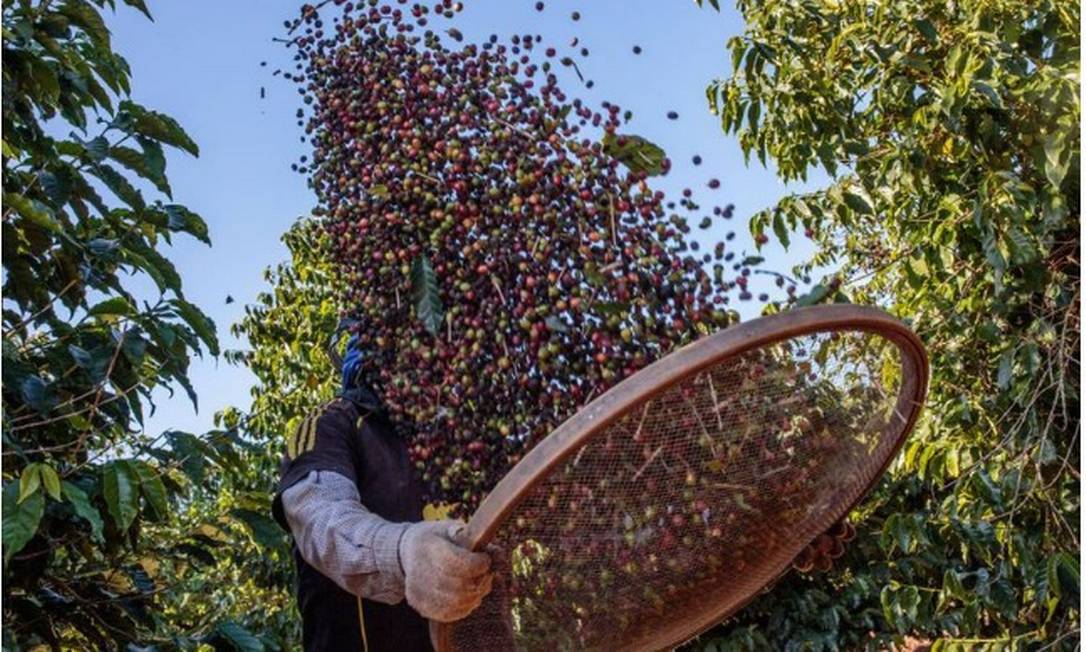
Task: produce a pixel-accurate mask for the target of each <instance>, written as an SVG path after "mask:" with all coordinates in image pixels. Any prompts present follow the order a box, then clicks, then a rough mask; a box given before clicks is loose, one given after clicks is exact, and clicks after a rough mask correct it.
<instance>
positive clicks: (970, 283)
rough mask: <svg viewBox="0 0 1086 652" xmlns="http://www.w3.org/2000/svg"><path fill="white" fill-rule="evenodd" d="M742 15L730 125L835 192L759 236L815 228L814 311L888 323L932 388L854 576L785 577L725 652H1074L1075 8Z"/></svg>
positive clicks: (964, 6) (864, 5) (903, 7)
mask: <svg viewBox="0 0 1086 652" xmlns="http://www.w3.org/2000/svg"><path fill="white" fill-rule="evenodd" d="M711 4H714V5H715V3H711ZM739 9H740V11H741V12H742V14H743V17H744V18H745V20H746V24H747V27H746V31H745V32H744V34H743V35H741V36H738V37H736V38H734V39H732V40H731V41H730V43H729V50H730V54H731V63H732V75H731V76H730V77H729V78H727V79H724V80H721V81H716V82H713V83H712V84H710V85H709V87H708V89H707V97H708V101H709V105H710V107H711V109H712V111H714V112H715V113H716V114H717V115H719V117H720V119H721V124H722V127H723V129H724V131H725V132H727V133H734V134H737V135H738V138H739V143H740V145H741V147H742V149H743V151H744V153H745V154H746V155H747V156H748V157H749V156H750V155H751V154H754V155H756V156H757V157H758V159H759V160H760V161H762V162H763V163H765V164H768V163H770V162H771V163H772V164H773V165H774V166H775V167H776V170H777V171H778V174H779V175H780V176H781V178H782V179H784V180H789V181H790V180H796V179H806V178H807V175H808V173H809V172H810V171H812V170H813V169H815V168H818V167H821V168H823V169H824V170H825V171H826V172H827V173H828V174H829V175H830V177H831V182H830V184H829V185H828V186H827V187H825V188H823V189H820V190H817V191H814V192H810V193H804V194H796V195H793V196H789V197H787V198H785V199H783V200H782V201H781V202H779V203H778V204H777V205H776V206H773V207H771V208H769V209H767V210H765V211H763V212H760V213H758V214H756V215H755V216H754V217H753V218H752V220H751V227H752V230H753V231H754V232H755V234H756V235H759V234H762V233H765V232H768V231H772V232H773V233H775V234H776V236H777V238H778V239H779V240H780V241H781V243H782V244H783V245H785V246H786V247H787V246H788V245H789V244H790V242H789V240H790V238H792V237H795V236H794V233H795V231H797V230H799V229H801V228H802V229H803V230H804V231H805V232H806V234H807V235H808V237H810V238H811V239H813V240H814V242H815V244H816V245H817V253H816V254H815V255H814V256H813V257H812V258H811V259H810V260H806V261H804V262H802V263H801V264H799V265H798V266H797V270H796V271H797V272H798V273H801V274H807V273H813V272H818V271H819V270H823V271H824V270H827V269H828V270H830V272H831V273H830V275H829V276H828V277H827V279H826V280H825V281H824V282H823V283H822V284H820V285H818V286H816V287H815V288H814V290H813V291H812V292H811V294H809V295H807V296H806V297H803V298H801V299H800V302H801V303H818V302H822V301H831V300H832V301H854V302H857V303H874V304H879V305H883V306H886V307H888V308H889V309H890V310H892V311H893V312H894V313H896V314H897V315H899V316H901V317H903V318H905V319H907V320H909V321H910V322H911V323H912V324H913V325H914V326H915V328H916V329H917V331H918V332H919V333H920V335H921V336H922V337H923V339H924V340H925V342H926V344H927V346H928V349H929V352H930V354H931V362H932V379H931V393H930V396H929V399H928V402H927V405H926V415H925V417H924V419H923V420H922V423H921V425H920V427H919V428H918V430H917V432H916V433H915V434H914V435H913V437H912V439H911V441H910V442H909V443H908V445H907V446H906V448H905V450H904V454H903V455H902V457H901V459H900V460H898V462H897V463H896V464H895V465H894V467H893V468H892V471H891V474H890V477H889V479H888V480H887V481H886V482H884V483H883V486H882V487H881V488H880V489H879V491H878V492H877V493H876V495H875V496H874V498H873V499H872V500H870V501H869V502H868V504H867V505H866V506H865V507H863V508H862V509H861V511H860V513H859V514H858V515H857V517H858V520H859V523H858V528H859V530H860V532H861V534H860V537H859V539H858V542H856V543H854V544H853V546H852V549H851V550H850V553H849V554H850V558H851V562H852V563H850V564H846V568H847V569H848V570H844V571H841V572H839V573H836V574H833V575H831V576H829V577H828V578H825V579H820V580H811V579H808V578H805V577H801V576H800V577H791V578H789V579H786V580H785V581H784V582H783V583H782V584H781V585H780V586H778V587H777V589H776V590H775V591H773V592H772V593H771V594H770V595H768V596H767V597H765V598H763V599H761V600H759V601H758V602H756V603H755V604H754V605H752V606H751V607H750V608H748V609H747V610H745V611H744V612H743V613H742V614H741V615H740V616H739V618H738V619H736V620H735V621H733V622H732V623H730V624H729V625H728V626H727V627H724V628H722V630H721V633H720V634H719V636H712V637H709V638H708V639H706V641H708V642H707V643H706V646H707V648H708V649H721V650H724V649H728V650H731V649H754V648H762V647H769V648H773V649H800V648H803V649H845V648H854V647H861V646H879V645H883V644H885V642H887V641H890V640H891V639H898V640H900V637H901V636H903V635H905V634H911V635H916V636H918V637H922V638H926V639H931V640H935V641H937V644H936V647H937V648H939V649H947V650H950V649H978V648H984V649H1018V647H1022V648H1025V649H1035V648H1037V647H1040V646H1042V645H1048V646H1051V647H1053V648H1055V649H1072V648H1076V647H1077V645H1078V638H1079V627H1080V623H1079V612H1078V609H1079V605H1078V599H1079V587H1078V584H1079V579H1078V578H1079V563H1078V556H1079V536H1080V532H1079V527H1078V523H1079V510H1080V503H1079V488H1080V485H1079V479H1078V478H1079V469H1078V459H1079V431H1080V421H1079V405H1080V403H1079V391H1080V388H1079V369H1080V367H1079V365H1080V358H1079V355H1080V353H1079V337H1080V332H1081V331H1080V324H1079V309H1080V308H1079V302H1080V294H1079V288H1080V286H1079V279H1080V276H1079V274H1080V272H1079V258H1078V256H1079V247H1080V241H1079V152H1080V140H1079V129H1078V125H1079V118H1080V107H1079V35H1078V29H1079V4H1078V3H1077V2H1045V1H1039V2H1018V1H1010V0H993V1H988V2H963V3H941V2H932V1H930V0H878V1H877V2H856V1H852V0H844V1H842V2H832V3H823V2H810V1H800V2H785V1H782V0H772V1H769V2H750V1H748V0H740V2H739Z"/></svg>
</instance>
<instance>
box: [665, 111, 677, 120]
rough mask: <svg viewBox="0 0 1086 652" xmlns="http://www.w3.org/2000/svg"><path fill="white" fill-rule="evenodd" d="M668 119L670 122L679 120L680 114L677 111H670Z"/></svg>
mask: <svg viewBox="0 0 1086 652" xmlns="http://www.w3.org/2000/svg"><path fill="white" fill-rule="evenodd" d="M667 119H668V120H678V119H679V114H678V113H677V112H676V111H668V112H667Z"/></svg>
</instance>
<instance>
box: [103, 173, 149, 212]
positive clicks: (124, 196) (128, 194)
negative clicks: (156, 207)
mask: <svg viewBox="0 0 1086 652" xmlns="http://www.w3.org/2000/svg"><path fill="white" fill-rule="evenodd" d="M91 174H93V175H94V176H96V177H98V178H99V179H101V180H102V183H104V184H106V187H107V188H109V190H110V192H112V193H113V194H114V195H116V196H117V198H118V199H120V200H121V201H123V202H124V203H126V204H128V205H129V206H131V207H132V208H134V209H136V210H143V209H144V208H146V206H147V204H146V202H144V201H143V195H142V194H141V193H140V191H139V190H137V189H136V187H135V186H133V185H132V184H131V183H130V182H129V181H128V179H126V178H124V176H123V175H121V173H120V172H118V171H116V170H114V169H113V168H111V167H109V166H108V165H104V164H101V163H100V164H98V165H96V166H94V167H93V168H92V169H91Z"/></svg>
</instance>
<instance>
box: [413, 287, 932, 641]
mask: <svg viewBox="0 0 1086 652" xmlns="http://www.w3.org/2000/svg"><path fill="white" fill-rule="evenodd" d="M825 332H866V333H870V334H874V335H878V336H880V337H882V338H884V339H886V340H888V341H890V342H892V343H893V344H894V345H896V346H897V348H898V350H899V351H900V352H901V355H902V358H901V368H902V383H901V386H900V388H899V391H898V398H897V401H896V403H895V408H896V410H897V413H898V416H899V417H900V418H899V419H891V420H890V421H889V422H888V423H887V426H886V428H887V432H888V433H890V434H892V436H893V437H894V438H895V441H894V444H893V446H892V447H891V449H890V451H889V453H888V454H887V455H886V457H885V459H884V460H882V463H881V465H880V466H879V467H878V471H877V473H875V474H874V475H873V476H872V478H871V481H870V482H869V483H868V485H867V486H866V487H863V488H862V489H861V490H860V491H859V492H858V493H857V496H856V498H855V499H854V500H852V501H851V502H850V503H848V504H847V505H846V504H844V503H842V504H841V507H843V509H842V510H841V514H840V515H839V516H837V517H836V518H835V519H834V520H836V519H837V518H840V517H841V516H843V515H844V514H847V513H848V512H849V511H851V510H852V508H853V507H855V506H856V505H857V504H859V503H860V502H861V501H862V500H863V499H864V498H865V497H866V496H867V494H868V493H870V491H871V490H872V489H873V488H874V486H875V485H876V484H877V483H878V481H879V479H880V478H881V477H882V475H883V473H885V471H886V469H887V468H888V467H889V465H890V464H891V463H892V462H893V460H894V459H895V458H896V457H897V454H898V452H899V451H900V450H901V447H902V445H903V444H904V441H905V438H906V436H907V435H908V433H909V432H910V431H911V430H912V428H913V426H914V425H915V424H916V421H917V419H918V418H919V416H920V412H921V408H922V407H923V402H924V398H925V397H926V395H927V389H928V376H929V369H930V367H929V361H928V355H927V351H926V350H925V348H924V345H923V343H922V342H921V341H920V338H919V337H918V336H917V335H916V333H914V332H913V331H912V330H911V329H910V328H909V327H908V326H907V325H905V324H904V323H903V322H902V321H900V320H899V319H897V318H895V317H893V316H891V315H889V314H888V313H886V312H885V311H883V310H881V309H879V308H875V307H872V306H859V305H853V304H834V305H824V306H810V307H805V308H796V309H793V310H789V311H787V312H782V313H777V314H775V315H769V316H765V317H760V318H757V319H753V320H750V321H747V322H741V323H739V324H736V325H734V326H730V327H727V328H725V329H723V330H721V331H718V332H716V333H714V334H712V335H708V336H705V337H702V338H700V339H698V340H696V341H694V342H691V343H690V344H687V345H686V346H684V347H682V348H680V349H678V350H676V351H674V352H672V353H670V354H668V355H666V356H664V357H663V358H661V359H660V360H657V361H656V362H654V363H652V364H651V365H649V366H647V367H645V368H644V369H641V370H639V371H638V372H637V373H635V374H633V375H632V376H630V377H629V378H626V379H624V380H623V381H622V382H620V383H618V384H617V385H615V386H614V387H612V388H611V389H609V390H608V391H607V392H605V393H604V394H602V395H601V396H599V397H597V398H596V399H594V400H593V401H592V402H590V403H589V404H588V405H586V406H585V407H583V408H581V409H580V410H578V411H577V412H576V413H575V414H574V415H573V416H572V417H570V418H569V419H567V420H566V421H565V422H563V423H562V424H561V425H559V426H558V427H557V428H555V429H554V430H553V431H552V432H551V433H550V434H549V435H547V436H546V437H545V438H544V439H542V440H541V441H540V442H539V443H538V444H536V446H535V447H534V448H532V450H531V451H529V452H528V454H527V455H525V456H524V458H523V459H522V460H521V461H520V462H518V463H517V464H516V465H515V466H514V467H513V468H512V469H511V470H510V471H509V473H507V474H506V475H505V477H503V478H502V479H501V481H500V482H498V484H497V485H496V486H495V487H494V489H493V490H492V491H491V492H490V493H489V494H488V495H487V496H486V498H484V499H483V501H482V503H481V504H480V505H479V508H478V509H477V510H476V511H475V513H474V514H473V515H472V516H471V518H470V519H469V521H468V525H467V528H466V529H465V532H464V541H465V543H467V544H469V545H468V547H469V548H471V549H472V550H475V551H481V550H483V549H484V548H485V547H486V545H487V544H488V543H490V541H491V540H492V539H493V538H494V537H495V536H496V535H497V533H498V531H499V529H500V528H501V527H502V525H504V524H505V522H506V520H507V519H508V518H509V517H510V516H511V515H512V514H513V512H514V511H515V510H516V508H517V507H518V506H519V505H520V503H521V502H522V501H523V500H524V499H525V498H526V497H527V496H528V495H529V494H530V493H531V491H532V490H533V489H534V488H535V487H536V486H537V485H538V484H539V483H540V482H542V481H543V480H544V479H546V478H547V476H548V475H549V474H550V472H551V471H552V470H553V469H555V468H557V467H558V466H559V465H561V464H562V463H563V462H564V461H565V460H566V459H568V458H569V457H570V456H571V455H573V454H574V453H576V452H577V451H578V450H579V449H580V448H582V447H583V446H584V445H586V444H587V443H588V442H590V441H591V440H592V438H593V437H595V436H596V434H597V433H600V432H602V431H604V429H606V428H607V427H608V426H609V425H611V424H612V423H614V422H615V421H617V420H618V419H620V418H622V417H623V416H625V415H626V414H628V413H629V410H630V409H631V408H635V407H637V406H640V405H643V404H644V403H645V402H646V401H651V400H652V399H654V398H656V397H657V396H659V395H661V394H663V393H664V392H666V391H667V390H668V389H670V388H671V387H673V386H675V385H676V384H677V383H680V382H682V381H684V380H686V379H688V378H690V377H692V376H694V375H696V374H698V373H700V372H701V371H703V370H704V369H707V368H709V367H712V366H714V365H718V364H720V363H722V362H724V361H726V360H728V359H730V358H734V357H738V356H740V355H743V354H745V353H747V352H749V351H751V350H754V349H757V348H761V347H764V346H767V345H770V344H774V343H777V342H780V341H783V340H788V339H792V338H795V337H802V336H804V335H811V334H815V333H825ZM893 430H896V431H897V432H896V433H893ZM789 563H790V561H789ZM788 569H789V565H788V563H785V564H784V565H783V567H782V568H781V569H780V571H779V572H777V573H775V574H773V576H772V578H771V579H770V580H769V581H767V582H766V583H765V584H763V589H764V588H765V586H769V585H771V584H773V583H774V582H775V581H776V580H777V579H779V578H780V577H781V576H782V575H784V574H785V573H786V572H787V571H788ZM760 593H761V591H755V592H752V594H751V595H750V596H747V597H746V598H745V599H743V600H742V601H741V602H740V603H738V604H737V605H725V606H724V607H722V608H721V609H719V610H706V611H703V612H701V613H702V614H704V615H702V616H701V617H699V618H697V621H698V622H697V623H692V622H690V620H691V619H690V618H689V617H685V618H679V619H677V621H676V623H675V624H674V625H672V626H669V627H666V628H665V629H664V630H662V631H660V632H658V633H657V634H656V635H654V636H652V637H651V638H650V639H647V640H642V641H640V642H639V649H666V648H669V647H673V646H675V645H679V644H681V643H683V642H684V641H688V640H690V639H692V638H694V637H696V636H697V635H698V634H700V633H701V632H704V631H705V630H706V629H708V628H710V627H712V626H713V625H714V624H716V623H719V622H720V621H721V620H723V619H724V618H726V617H728V616H729V615H731V614H733V613H736V612H738V611H739V610H741V609H742V608H743V607H745V606H746V605H747V604H749V603H750V601H751V600H753V599H754V598H755V597H757V596H758V595H759V594H760ZM450 625H455V623H446V624H439V623H433V624H432V632H431V633H432V635H433V641H434V643H435V648H436V649H437V650H439V651H440V650H442V649H447V645H446V643H447V641H448V636H449V634H450V633H451V631H452V627H450Z"/></svg>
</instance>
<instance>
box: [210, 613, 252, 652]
mask: <svg viewBox="0 0 1086 652" xmlns="http://www.w3.org/2000/svg"><path fill="white" fill-rule="evenodd" d="M215 632H216V633H217V634H218V635H219V636H221V637H222V638H223V639H225V640H227V641H228V642H229V643H230V644H231V645H233V646H234V649H235V650H237V651H238V652H264V644H263V643H262V642H261V641H260V639H258V638H257V637H255V636H253V635H252V634H251V633H249V630H247V629H245V628H244V627H242V626H241V625H239V624H237V623H235V622H234V621H232V620H227V621H224V622H221V623H219V624H218V626H217V627H216V628H215Z"/></svg>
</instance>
